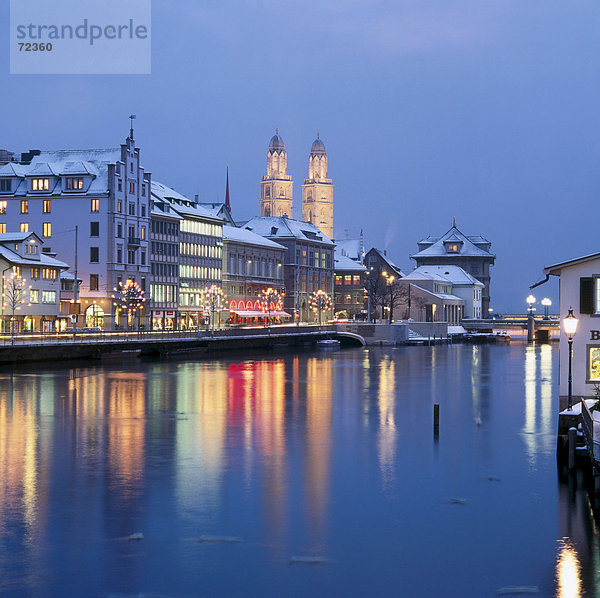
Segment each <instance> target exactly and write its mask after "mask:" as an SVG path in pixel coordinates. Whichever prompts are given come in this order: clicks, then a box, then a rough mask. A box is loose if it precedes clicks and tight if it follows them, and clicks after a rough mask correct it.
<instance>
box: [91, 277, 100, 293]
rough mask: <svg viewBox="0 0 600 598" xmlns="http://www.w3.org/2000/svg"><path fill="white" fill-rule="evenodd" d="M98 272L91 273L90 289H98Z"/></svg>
mask: <svg viewBox="0 0 600 598" xmlns="http://www.w3.org/2000/svg"><path fill="white" fill-rule="evenodd" d="M98 280H99V277H98V274H90V291H97V290H98Z"/></svg>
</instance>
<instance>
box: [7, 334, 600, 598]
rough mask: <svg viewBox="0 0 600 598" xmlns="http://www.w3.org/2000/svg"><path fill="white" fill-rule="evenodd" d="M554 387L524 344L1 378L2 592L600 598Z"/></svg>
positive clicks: (68, 367)
mask: <svg viewBox="0 0 600 598" xmlns="http://www.w3.org/2000/svg"><path fill="white" fill-rule="evenodd" d="M557 377H558V350H557V347H555V346H551V345H540V346H527V345H525V344H520V343H514V344H511V345H450V346H434V347H426V346H423V347H420V346H418V347H398V348H381V349H374V348H371V349H347V350H343V351H337V352H319V353H315V352H300V353H292V352H284V351H283V350H282V351H281V352H279V353H278V352H274V353H264V354H261V355H257V356H254V358H253V359H248V358H246V357H244V356H240V355H235V356H226V357H224V358H217V359H214V360H211V361H195V360H193V359H190V360H186V361H184V360H181V361H176V360H173V361H154V362H137V361H134V360H132V361H131V362H128V363H126V364H119V365H114V364H112V365H111V364H104V365H90V364H89V363H77V364H74V365H73V364H64V365H60V364H56V365H53V364H43V365H37V366H27V367H25V366H23V367H20V368H19V367H17V368H14V369H6V368H5V369H2V370H0V596H3V597H4V596H9V597H12V596H15V597H17V596H18V597H21V596H23V597H36V598H38V597H40V598H41V597H61V598H63V597H65V596H86V597H87V596H100V597H102V596H111V597H125V596H140V595H148V596H161V597H164V598H167V597H178V598H179V597H181V598H187V597H192V596H207V597H212V596H227V597H237V596H244V597H254V596H256V597H268V596H278V597H279V596H286V597H287V596H299V597H300V596H317V597H318V596H328V597H329V596H333V597H335V596H344V597H350V596H361V597H362V596H407V597H417V598H419V597H430V596H431V597H450V598H451V597H457V598H458V597H460V598H466V597H474V598H482V597H486V596H490V597H492V596H496V595H497V592H498V590H499V589H501V588H506V587H512V586H526V587H537V588H538V589H539V594H538V595H539V596H558V597H560V598H567V597H568V598H577V597H583V596H590V597H591V596H594V595H597V592H596V590H595V588H600V581H598V580H597V579H596V578H598V577H599V574H598V573H597V571H598V570H599V563H600V550H599V546H598V545H599V543H598V538H599V535H598V531H597V529H596V526H595V524H594V521H593V518H592V516H591V511H590V507H589V502H588V495H587V493H586V492H585V490H584V489H583V488H582V481H581V480H577V479H572V480H571V482H570V484H569V483H567V482H566V481H559V476H558V472H557V466H556V456H555V450H556V429H557V403H558V397H557V393H558V390H557ZM434 403H438V404H439V405H440V430H439V438H437V439H435V438H434V435H433V425H432V418H433V404H434ZM131 534H142V535H143V539H139V540H134V539H130V536H131Z"/></svg>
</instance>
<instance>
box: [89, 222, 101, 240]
mask: <svg viewBox="0 0 600 598" xmlns="http://www.w3.org/2000/svg"><path fill="white" fill-rule="evenodd" d="M99 236H100V223H99V222H90V237H99Z"/></svg>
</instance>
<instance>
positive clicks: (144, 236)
mask: <svg viewBox="0 0 600 598" xmlns="http://www.w3.org/2000/svg"><path fill="white" fill-rule="evenodd" d="M140 239H141V240H142V241H144V240H145V239H146V227H145V226H142V228H141V230H140Z"/></svg>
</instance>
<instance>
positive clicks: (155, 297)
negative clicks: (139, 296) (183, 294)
mask: <svg viewBox="0 0 600 598" xmlns="http://www.w3.org/2000/svg"><path fill="white" fill-rule="evenodd" d="M150 299H151V300H152V301H155V302H157V303H165V302H168V303H174V302H176V301H177V287H176V286H174V285H170V284H151V285H150Z"/></svg>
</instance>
